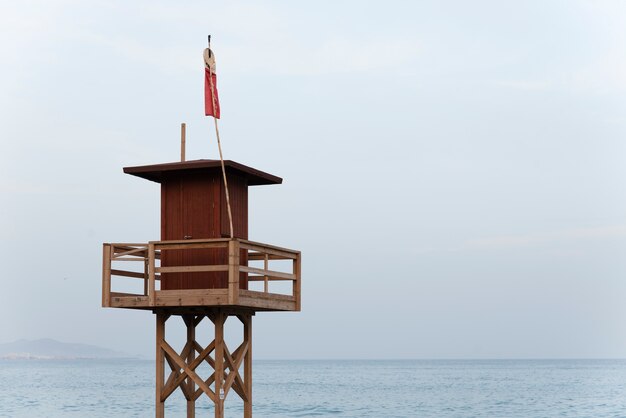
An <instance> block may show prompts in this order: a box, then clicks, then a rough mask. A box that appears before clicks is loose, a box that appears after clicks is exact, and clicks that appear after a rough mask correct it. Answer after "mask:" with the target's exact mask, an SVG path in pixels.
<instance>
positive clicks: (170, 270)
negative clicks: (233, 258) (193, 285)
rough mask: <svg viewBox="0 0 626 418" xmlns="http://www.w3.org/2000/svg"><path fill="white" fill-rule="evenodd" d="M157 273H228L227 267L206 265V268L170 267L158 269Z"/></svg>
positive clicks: (156, 269)
mask: <svg viewBox="0 0 626 418" xmlns="http://www.w3.org/2000/svg"><path fill="white" fill-rule="evenodd" d="M155 271H157V272H159V273H189V272H204V271H228V266H227V265H219V266H214V265H205V266H168V267H156V268H155Z"/></svg>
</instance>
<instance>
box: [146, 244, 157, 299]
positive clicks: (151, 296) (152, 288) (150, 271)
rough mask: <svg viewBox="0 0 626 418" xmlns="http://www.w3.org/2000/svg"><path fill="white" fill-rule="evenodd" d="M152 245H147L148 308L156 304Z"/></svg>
mask: <svg viewBox="0 0 626 418" xmlns="http://www.w3.org/2000/svg"><path fill="white" fill-rule="evenodd" d="M154 259H155V257H154V243H153V242H150V243H148V303H149V304H150V306H154V305H155V304H156V293H155V289H156V288H155V285H154V269H155V268H156V266H155V262H154Z"/></svg>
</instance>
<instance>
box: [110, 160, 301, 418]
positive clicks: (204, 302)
mask: <svg viewBox="0 0 626 418" xmlns="http://www.w3.org/2000/svg"><path fill="white" fill-rule="evenodd" d="M224 168H225V177H226V180H227V184H228V186H227V187H226V186H225V183H224V178H223V177H224V174H223V173H222V167H221V162H220V161H219V160H194V161H181V162H174V163H166V164H155V165H146V166H138V167H126V168H124V172H125V173H127V174H131V175H133V176H137V177H141V178H143V179H146V180H149V181H153V182H156V183H159V184H160V185H161V238H160V240H158V241H150V242H146V243H139V244H138V243H105V244H103V267H102V305H103V306H104V307H110V308H129V309H144V310H151V311H152V312H153V313H154V314H155V315H156V404H155V411H156V412H155V416H156V417H157V418H163V417H165V401H166V400H167V398H168V397H169V396H170V395H171V394H172V393H173V392H174V391H176V390H177V389H178V388H180V390H181V391H182V392H183V395H184V397H185V399H186V401H187V417H188V418H193V417H195V401H196V400H197V399H198V398H199V397H200V396H202V395H203V394H204V395H206V396H208V397H209V398H210V399H211V401H212V402H213V403H214V405H215V417H216V418H223V417H224V402H225V399H226V397H227V396H228V394H229V392H230V391H231V390H232V391H234V392H235V393H236V394H237V395H238V396H239V397H240V398H241V399H242V400H243V404H244V407H243V415H244V418H251V417H252V316H253V315H255V313H256V312H258V311H299V310H300V252H299V251H296V250H290V249H287V248H281V247H277V246H274V245H270V244H264V243H259V242H254V241H249V240H248V188H249V187H251V186H260V185H270V184H280V183H281V182H282V179H281V178H280V177H276V176H273V175H271V174H268V173H265V172H262V171H259V170H256V169H254V168H251V167H248V166H245V165H243V164H239V163H237V162H234V161H224ZM229 210H230V212H231V214H230V216H229ZM138 215H139V214H138ZM231 219H232V236H231ZM133 284H134V285H135V286H134V288H133V287H132V285H133ZM142 284H143V286H142ZM129 289H130V290H129ZM131 290H134V291H132V292H131ZM171 317H180V318H181V319H182V320H183V323H184V325H185V327H186V330H187V340H186V343H185V346H184V348H183V349H182V351H180V352H178V351H176V350H175V349H174V348H172V346H171V345H170V344H169V343H168V342H167V340H166V337H165V328H166V322H167V321H168V319H169V318H171ZM231 317H234V318H235V320H236V321H237V322H241V324H242V326H243V336H242V337H243V338H242V342H241V344H240V345H239V346H238V347H237V348H235V349H234V350H232V351H230V350H229V348H228V346H227V344H226V341H225V339H224V327H225V323H226V321H227V319H228V318H231ZM205 319H206V320H210V321H211V323H212V325H213V326H214V338H213V341H212V342H211V343H209V344H208V345H207V346H202V345H200V344H199V343H198V340H197V339H196V328H197V326H198V324H200V322H202V321H203V320H205ZM205 363H206V364H208V365H209V367H210V374H209V375H208V376H206V375H205V376H200V374H201V373H200V372H199V369H198V367H199V366H200V365H201V364H205ZM168 366H169V369H170V372H169V374H168V376H167V378H166V374H165V371H166V369H167V367H168ZM199 373H200V374H199Z"/></svg>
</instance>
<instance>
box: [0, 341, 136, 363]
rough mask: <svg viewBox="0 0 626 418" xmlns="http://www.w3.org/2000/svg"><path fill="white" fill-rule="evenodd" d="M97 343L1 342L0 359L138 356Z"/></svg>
mask: <svg viewBox="0 0 626 418" xmlns="http://www.w3.org/2000/svg"><path fill="white" fill-rule="evenodd" d="M136 357H137V356H132V355H130V354H126V353H121V352H119V351H113V350H109V349H107V348H102V347H97V346H95V345H87V344H74V343H64V342H61V341H57V340H53V339H50V338H44V339H40V340H18V341H14V342H12V343H6V344H0V359H51V360H52V359H112V358H117V359H119V358H136Z"/></svg>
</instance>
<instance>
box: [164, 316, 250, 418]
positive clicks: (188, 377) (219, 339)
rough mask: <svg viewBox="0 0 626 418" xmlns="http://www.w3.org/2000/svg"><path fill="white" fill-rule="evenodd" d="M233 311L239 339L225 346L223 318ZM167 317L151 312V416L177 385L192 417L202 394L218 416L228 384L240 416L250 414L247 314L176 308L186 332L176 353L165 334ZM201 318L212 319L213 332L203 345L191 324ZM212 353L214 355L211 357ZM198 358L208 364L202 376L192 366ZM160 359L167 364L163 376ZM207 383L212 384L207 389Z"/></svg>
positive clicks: (227, 390) (226, 317)
mask: <svg viewBox="0 0 626 418" xmlns="http://www.w3.org/2000/svg"><path fill="white" fill-rule="evenodd" d="M229 315H230V316H229ZM235 316H236V318H238V319H239V321H240V322H241V323H242V324H243V335H242V342H241V344H239V346H237V348H236V349H235V351H233V352H231V351H230V349H229V347H228V345H227V344H226V341H225V340H224V331H225V327H226V324H227V319H228V318H229V317H235ZM169 317H170V316H169V315H168V314H164V313H157V347H156V348H157V373H156V377H157V379H156V393H155V396H156V408H157V409H156V411H157V417H160V418H163V417H164V412H165V402H166V401H167V399H168V398H169V397H170V396H171V395H172V394H173V393H174V392H175V391H176V390H178V389H180V391H181V392H182V395H183V396H184V397H185V399H186V402H187V418H194V417H195V410H196V407H195V402H196V400H197V399H198V398H199V397H200V396H202V395H206V396H207V397H208V398H209V399H210V400H211V402H212V403H213V404H214V406H215V417H219V418H224V401H225V400H226V398H227V397H228V396H229V394H230V393H231V389H232V391H234V392H235V393H236V394H237V395H238V396H239V397H240V398H241V399H242V400H243V403H244V417H245V418H251V417H252V314H251V313H248V312H244V311H240V312H239V313H236V314H233V313H232V312H229V311H228V310H222V309H217V310H205V311H203V312H201V313H188V314H181V318H182V320H183V323H184V324H185V326H186V329H187V338H186V343H185V345H184V347H183V348H182V351H181V352H180V353H178V352H177V351H176V350H175V349H174V348H173V347H172V346H171V345H170V344H169V343H168V342H167V341H166V339H165V324H166V322H167V319H168V318H169ZM205 318H208V319H210V320H211V321H212V323H213V329H214V338H213V341H211V343H209V345H208V346H206V347H202V346H201V345H200V344H199V343H198V342H197V341H196V327H197V326H198V325H199V324H200V323H201V322H202V320H203V319H205ZM170 322H171V321H170ZM212 353H213V355H214V358H212V357H211V354H212ZM203 363H206V364H208V365H209V367H210V369H209V373H210V374H209V375H208V376H206V375H204V376H200V375H199V374H198V367H199V366H200V365H201V364H203ZM166 364H167V365H168V366H169V370H170V371H169V375H168V376H167V379H165V376H166V375H165V365H166ZM242 369H243V372H242ZM211 385H214V387H213V389H212V388H211ZM196 387H197V389H196Z"/></svg>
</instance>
